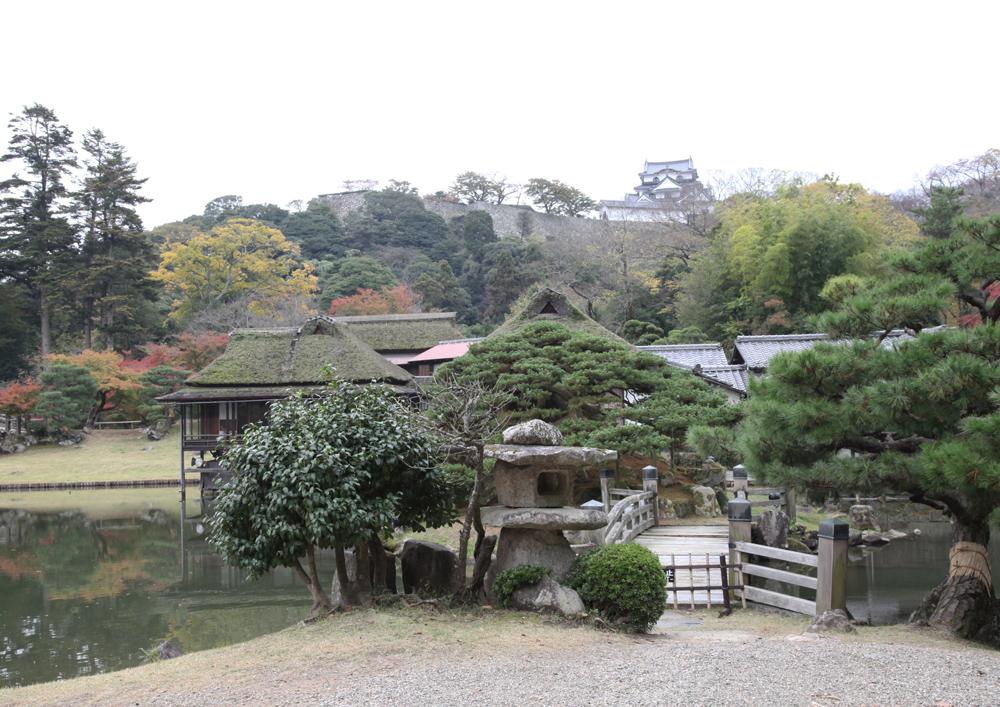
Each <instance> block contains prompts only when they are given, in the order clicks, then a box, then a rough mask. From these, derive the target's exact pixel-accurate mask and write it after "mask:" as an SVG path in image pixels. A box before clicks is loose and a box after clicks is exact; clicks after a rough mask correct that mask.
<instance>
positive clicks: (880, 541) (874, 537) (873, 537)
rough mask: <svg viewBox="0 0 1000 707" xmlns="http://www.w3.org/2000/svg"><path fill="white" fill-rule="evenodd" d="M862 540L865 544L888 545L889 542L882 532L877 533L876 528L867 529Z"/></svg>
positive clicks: (862, 534) (862, 535)
mask: <svg viewBox="0 0 1000 707" xmlns="http://www.w3.org/2000/svg"><path fill="white" fill-rule="evenodd" d="M861 542H863V543H864V544H865V545H887V544H888V543H889V541H888V540H886V539H885V538H884V537H882V533H876V532H875V531H874V530H865V531H863V532H862V533H861Z"/></svg>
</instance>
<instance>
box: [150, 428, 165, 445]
mask: <svg viewBox="0 0 1000 707" xmlns="http://www.w3.org/2000/svg"><path fill="white" fill-rule="evenodd" d="M145 432H146V439H148V440H149V441H151V442H159V441H160V440H161V439H163V435H164V434H166V433H165V432H160V431H158V430H155V429H153V428H152V427H150V428H148V429H146V430H145Z"/></svg>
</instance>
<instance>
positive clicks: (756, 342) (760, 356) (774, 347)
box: [732, 327, 946, 371]
mask: <svg viewBox="0 0 1000 707" xmlns="http://www.w3.org/2000/svg"><path fill="white" fill-rule="evenodd" d="M944 328H946V327H944ZM924 331H929V329H925V330H924ZM827 338H828V337H827V335H826V334H784V335H780V336H737V337H736V344H735V346H734V347H733V361H732V362H733V363H734V364H739V363H745V364H746V366H747V368H749V369H750V370H751V371H763V370H766V369H767V365H768V363H769V362H770V361H771V359H772V358H774V357H775V356H776V355H777V354H779V353H783V352H785V351H805V350H806V349H811V348H812V347H813V345H814V344H815V343H816V342H817V341H826V340H827ZM909 338H911V337H910V335H909V334H907V333H906V332H905V331H904V330H902V329H894V330H893V331H892V332H890V333H889V336H888V337H887V338H886V340H885V341H884V342H883V345H885V346H889V345H891V344H892V343H894V342H898V341H902V340H904V339H909ZM840 341H843V340H840ZM834 343H836V340H835V341H834Z"/></svg>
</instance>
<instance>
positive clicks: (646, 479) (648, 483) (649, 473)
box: [642, 465, 660, 528]
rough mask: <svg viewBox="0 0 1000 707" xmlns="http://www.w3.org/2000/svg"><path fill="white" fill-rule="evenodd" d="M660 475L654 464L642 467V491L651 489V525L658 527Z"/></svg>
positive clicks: (647, 491)
mask: <svg viewBox="0 0 1000 707" xmlns="http://www.w3.org/2000/svg"><path fill="white" fill-rule="evenodd" d="M659 480H660V475H659V473H658V472H657V471H656V467H655V466H652V465H650V466H646V467H643V469H642V490H643V493H649V492H650V491H652V493H653V500H652V501H651V503H652V504H653V527H654V528H659V527H660V498H659V493H660V485H659Z"/></svg>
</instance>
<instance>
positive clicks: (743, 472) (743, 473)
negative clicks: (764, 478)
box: [733, 464, 750, 542]
mask: <svg viewBox="0 0 1000 707" xmlns="http://www.w3.org/2000/svg"><path fill="white" fill-rule="evenodd" d="M749 485H750V484H749V482H748V481H747V468H746V467H745V466H743V465H742V464H737V465H736V466H734V467H733V491H735V492H736V495H737V496H738V495H739V492H740V491H742V492H743V498H746V496H747V487H748V486H749ZM747 542H750V541H749V540H748V541H747Z"/></svg>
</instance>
